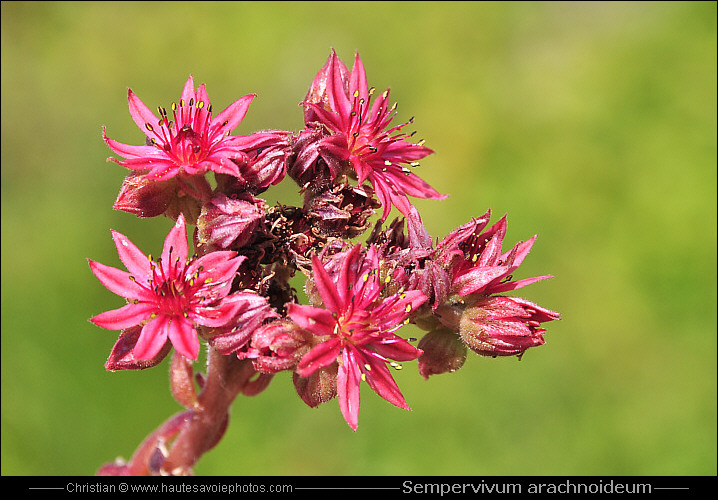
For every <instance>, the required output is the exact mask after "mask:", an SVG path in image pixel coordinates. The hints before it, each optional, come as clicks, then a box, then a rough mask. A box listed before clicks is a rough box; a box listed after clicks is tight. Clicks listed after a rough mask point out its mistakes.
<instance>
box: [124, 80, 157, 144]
mask: <svg viewBox="0 0 718 500" xmlns="http://www.w3.org/2000/svg"><path fill="white" fill-rule="evenodd" d="M127 100H128V103H129V108H130V116H132V119H133V120H134V122H135V123H136V124H137V126H138V127H139V128H140V130H142V132H144V134H145V135H146V136H147V137H150V136H154V137H155V138H156V139H158V140H160V141H163V139H162V137H160V136H159V135H157V132H154V129H155V127H157V122H158V121H159V118H157V116H155V114H154V113H153V112H152V111H150V109H149V108H148V107H147V106H145V103H143V102H142V101H141V100H140V98H139V97H137V96H136V95H135V93H134V92H132V90H131V89H127ZM147 125H149V126H150V127H152V129H153V131H150V130H149V129H148V128H147Z"/></svg>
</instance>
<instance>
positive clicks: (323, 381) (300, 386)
mask: <svg viewBox="0 0 718 500" xmlns="http://www.w3.org/2000/svg"><path fill="white" fill-rule="evenodd" d="M338 370H339V365H338V364H337V363H333V364H331V365H329V366H327V367H326V368H320V369H319V370H317V371H315V372H314V373H312V374H311V375H309V376H308V377H300V376H299V375H298V374H297V373H296V372H295V373H294V375H293V377H292V380H293V382H294V388H295V389H296V390H297V394H299V397H300V398H302V401H304V402H305V403H306V404H307V405H308V406H310V407H312V408H316V407H317V406H319V405H320V404H321V403H326V402H327V401H329V400H330V399H332V398H333V397H335V396H336V395H337V372H338Z"/></svg>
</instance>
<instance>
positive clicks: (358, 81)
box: [349, 52, 369, 101]
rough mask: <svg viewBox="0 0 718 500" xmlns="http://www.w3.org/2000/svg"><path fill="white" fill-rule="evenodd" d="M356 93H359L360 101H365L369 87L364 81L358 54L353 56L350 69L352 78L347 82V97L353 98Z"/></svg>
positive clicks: (363, 71) (364, 75)
mask: <svg viewBox="0 0 718 500" xmlns="http://www.w3.org/2000/svg"><path fill="white" fill-rule="evenodd" d="M356 91H359V98H360V99H364V100H365V101H367V100H368V99H369V85H368V84H367V81H366V70H365V69H364V64H363V63H362V61H361V59H360V58H359V53H358V52H357V53H356V54H355V55H354V66H353V67H352V76H351V79H350V80H349V95H350V96H353V95H354V92H356Z"/></svg>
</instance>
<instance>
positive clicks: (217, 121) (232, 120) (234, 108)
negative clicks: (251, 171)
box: [209, 94, 257, 142]
mask: <svg viewBox="0 0 718 500" xmlns="http://www.w3.org/2000/svg"><path fill="white" fill-rule="evenodd" d="M255 97H257V94H248V95H246V96H244V97H240V98H239V99H237V100H236V101H234V102H233V103H232V104H230V105H229V106H227V108H225V109H224V111H222V112H221V113H220V114H218V115H217V116H215V117H214V118H213V119H212V123H211V124H210V127H209V130H210V132H209V134H210V140H211V141H212V142H214V141H215V140H217V139H218V138H220V137H221V136H223V135H227V134H229V133H230V132H231V131H232V130H234V129H235V128H236V127H237V125H239V124H240V123H241V122H242V120H244V116H245V115H246V114H247V110H248V109H249V105H250V104H251V103H252V100H253V99H254V98H255Z"/></svg>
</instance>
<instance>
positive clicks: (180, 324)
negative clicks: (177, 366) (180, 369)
mask: <svg viewBox="0 0 718 500" xmlns="http://www.w3.org/2000/svg"><path fill="white" fill-rule="evenodd" d="M167 330H168V336H169V339H170V342H172V345H173V346H174V348H175V349H176V350H177V352H179V353H180V354H181V355H182V356H184V357H185V358H187V359H192V360H197V354H198V353H199V338H197V332H196V331H195V329H194V327H193V326H192V323H190V322H189V321H187V320H185V319H184V318H182V317H174V318H172V320H171V321H169V323H168V325H167Z"/></svg>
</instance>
